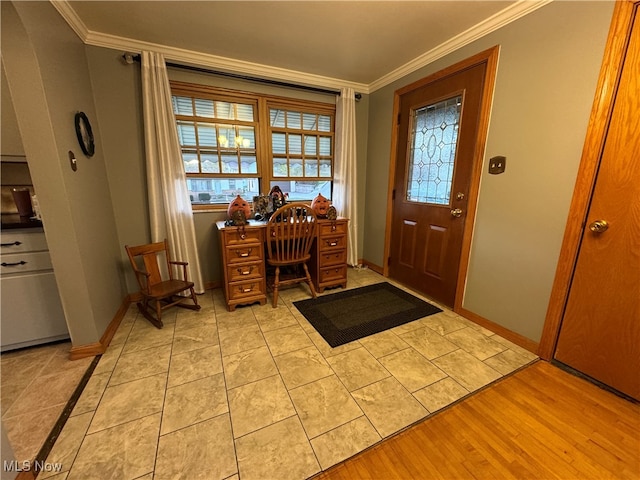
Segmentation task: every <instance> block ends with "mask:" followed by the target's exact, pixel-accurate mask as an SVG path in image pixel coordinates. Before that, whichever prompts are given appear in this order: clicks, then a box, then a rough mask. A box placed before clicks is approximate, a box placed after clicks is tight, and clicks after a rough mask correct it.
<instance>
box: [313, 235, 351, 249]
mask: <svg viewBox="0 0 640 480" xmlns="http://www.w3.org/2000/svg"><path fill="white" fill-rule="evenodd" d="M338 248H347V236H346V235H332V236H326V237H320V238H319V239H318V250H320V252H325V251H326V250H330V249H338Z"/></svg>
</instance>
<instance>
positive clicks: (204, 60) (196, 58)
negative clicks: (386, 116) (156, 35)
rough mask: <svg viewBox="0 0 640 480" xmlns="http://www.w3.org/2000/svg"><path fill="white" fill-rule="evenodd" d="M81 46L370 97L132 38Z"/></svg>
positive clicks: (340, 84)
mask: <svg viewBox="0 0 640 480" xmlns="http://www.w3.org/2000/svg"><path fill="white" fill-rule="evenodd" d="M84 43H86V44H87V45H93V46H96V47H105V48H111V49H115V50H122V51H123V52H131V53H141V52H142V51H143V50H146V51H153V52H158V53H162V54H163V55H164V57H165V59H167V60H169V61H172V62H177V63H181V64H186V65H193V66H198V67H206V68H211V69H215V70H221V71H224V72H231V73H241V74H244V75H249V76H255V77H260V78H268V79H271V80H282V81H286V82H291V83H297V84H301V85H309V86H313V87H322V88H328V89H334V90H340V89H341V88H345V87H351V88H353V89H354V90H355V91H357V92H360V93H365V94H366V93H369V87H368V85H366V84H364V83H357V82H350V81H347V80H341V79H339V78H331V77H325V76H322V75H315V74H312V73H305V72H299V71H295V70H288V69H285V68H278V67H273V66H270V65H263V64H259V63H252V62H246V61H243V60H237V59H233V58H227V57H221V56H217V55H211V54H205V53H201V52H195V51H192V50H185V49H182V48H177V47H171V46H168V45H162V44H157V43H151V42H144V41H140V40H135V39H131V38H125V37H118V36H115V35H109V34H105V33H99V32H93V31H89V33H88V35H87V36H86V38H85V40H84Z"/></svg>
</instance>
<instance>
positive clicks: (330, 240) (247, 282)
mask: <svg viewBox="0 0 640 480" xmlns="http://www.w3.org/2000/svg"><path fill="white" fill-rule="evenodd" d="M348 223H349V219H347V218H338V219H337V220H325V219H318V228H317V232H316V240H315V242H314V244H313V246H312V247H311V260H309V263H308V264H307V266H308V268H309V273H310V274H311V279H312V281H313V284H314V286H315V288H316V290H317V291H318V292H320V293H322V292H323V291H324V289H325V288H328V287H336V286H341V287H342V288H346V286H347V226H348ZM216 227H217V228H218V233H219V235H220V248H221V250H222V266H223V272H224V295H225V299H226V302H227V309H228V310H229V311H230V312H232V311H234V310H235V308H236V306H237V305H248V304H252V303H256V302H260V305H264V304H265V303H266V302H267V282H266V252H265V241H266V239H265V232H266V229H267V222H258V221H255V220H250V221H249V225H246V226H245V227H244V229H243V228H242V227H235V226H226V225H225V224H224V222H223V221H220V222H216Z"/></svg>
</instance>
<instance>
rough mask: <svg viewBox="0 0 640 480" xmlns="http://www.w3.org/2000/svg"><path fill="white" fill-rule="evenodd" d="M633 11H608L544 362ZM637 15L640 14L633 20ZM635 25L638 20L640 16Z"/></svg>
mask: <svg viewBox="0 0 640 480" xmlns="http://www.w3.org/2000/svg"><path fill="white" fill-rule="evenodd" d="M636 8H640V2H638V1H637V0H636V1H633V0H623V1H618V2H616V3H615V7H614V10H613V18H612V20H611V27H610V29H609V35H608V38H607V43H606V46H605V51H604V57H603V61H602V67H601V69H600V75H599V78H598V85H597V87H596V94H595V99H594V101H593V106H592V108H591V116H590V117H589V124H588V126H587V134H586V137H585V143H584V147H583V150H582V157H581V159H580V166H579V167H578V175H577V178H576V184H575V187H574V191H573V197H572V199H571V206H570V207H569V216H568V218H567V224H566V226H565V232H564V237H563V239H562V247H561V249H560V257H559V259H558V265H557V267H556V274H555V278H554V281H553V286H552V288H551V296H550V299H549V306H548V307H547V314H546V318H545V322H544V327H543V330H542V336H541V338H540V344H539V346H538V352H537V353H538V356H540V358H542V359H544V360H548V361H550V360H552V359H553V357H554V355H555V351H556V346H557V343H558V337H559V336H560V326H561V324H562V319H563V317H564V312H565V308H566V304H567V300H568V298H569V290H570V288H571V281H572V279H573V272H574V269H575V266H576V263H577V261H578V253H579V250H580V242H581V239H582V233H583V229H584V226H585V224H586V219H587V214H588V211H589V205H590V203H591V196H592V194H593V189H594V188H595V183H596V176H597V173H598V167H599V166H600V159H601V157H602V151H603V149H604V144H605V140H606V134H607V129H608V127H609V121H610V119H611V114H612V112H613V106H614V102H615V97H616V93H617V90H618V84H619V81H620V75H621V73H622V68H623V66H624V57H625V54H626V50H627V45H628V43H629V36H630V34H631V28H632V26H633V17H634V15H633V13H634V10H635V9H636ZM638 15H640V12H639V13H638V14H637V15H636V16H638ZM638 20H639V21H640V17H638ZM636 28H640V27H636Z"/></svg>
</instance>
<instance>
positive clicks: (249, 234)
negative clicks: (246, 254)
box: [223, 227, 263, 246]
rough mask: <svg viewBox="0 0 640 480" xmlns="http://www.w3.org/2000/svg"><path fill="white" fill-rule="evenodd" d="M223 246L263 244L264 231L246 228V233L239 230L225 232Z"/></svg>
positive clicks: (226, 230)
mask: <svg viewBox="0 0 640 480" xmlns="http://www.w3.org/2000/svg"><path fill="white" fill-rule="evenodd" d="M223 234H224V242H223V245H227V246H229V245H238V244H243V243H262V242H263V240H262V230H259V229H256V228H253V229H251V228H246V229H245V230H244V231H243V230H241V229H239V228H233V227H232V228H230V229H225V230H223Z"/></svg>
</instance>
